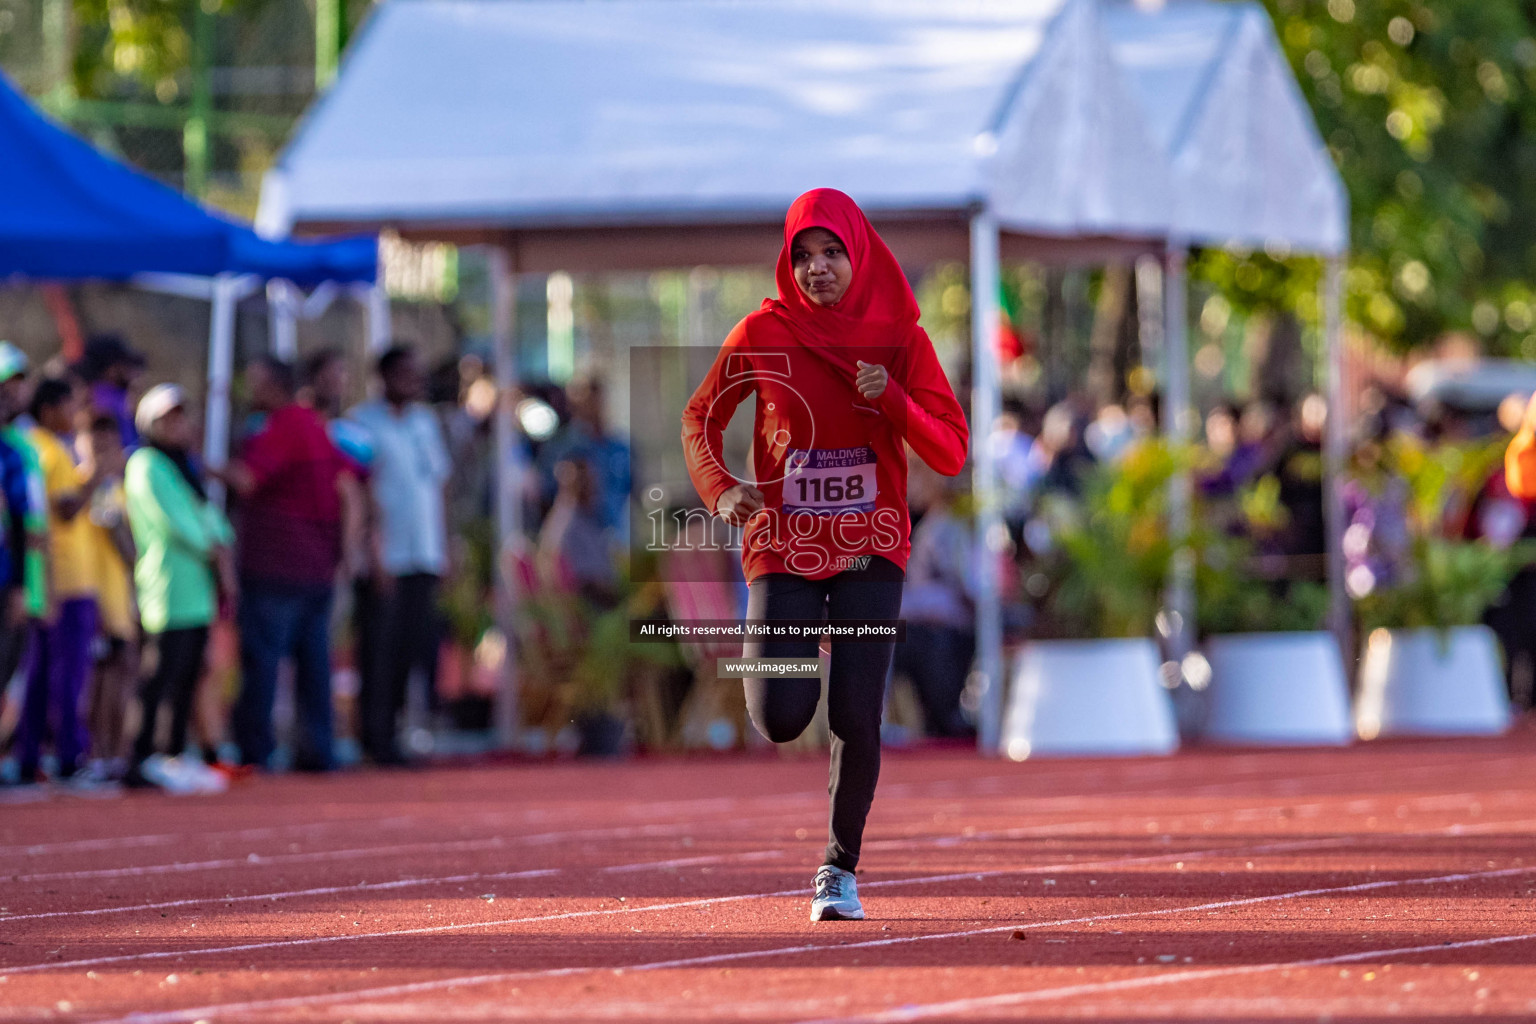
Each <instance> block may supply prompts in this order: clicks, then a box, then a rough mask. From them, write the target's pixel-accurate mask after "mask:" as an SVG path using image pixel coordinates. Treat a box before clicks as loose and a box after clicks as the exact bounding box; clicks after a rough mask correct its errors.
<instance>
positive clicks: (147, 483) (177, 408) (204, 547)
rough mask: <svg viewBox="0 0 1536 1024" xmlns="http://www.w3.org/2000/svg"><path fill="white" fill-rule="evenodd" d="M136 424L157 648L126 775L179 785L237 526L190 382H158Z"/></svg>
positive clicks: (152, 636)
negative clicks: (167, 735) (158, 741)
mask: <svg viewBox="0 0 1536 1024" xmlns="http://www.w3.org/2000/svg"><path fill="white" fill-rule="evenodd" d="M135 425H136V426H137V427H138V430H139V434H140V436H141V437H142V438H143V440H144V442H145V443H144V446H143V447H142V448H140V449H138V450H137V451H135V452H134V453H133V454H132V455H131V456H129V458H128V464H127V467H126V468H125V470H124V472H123V490H124V494H125V497H126V500H127V508H128V524H129V526H130V527H131V529H132V531H133V540H134V545H135V546H136V547H137V549H138V561H137V563H136V564H135V565H134V571H133V578H134V584H135V587H136V589H137V591H138V597H139V615H140V618H141V621H142V623H143V627H144V642H145V647H146V649H148V648H150V647H153V648H154V649H155V650H156V653H157V656H156V657H154V658H153V659H152V660H153V663H154V665H155V669H154V672H153V674H151V675H150V676H149V677H148V678H147V679H145V680H144V682H143V684H142V687H141V688H140V691H139V697H140V700H141V702H142V704H143V709H144V713H143V718H142V720H141V721H142V725H141V726H140V729H139V736H138V740H137V741H136V742H135V744H134V748H133V765H132V767H131V768H130V769H129V773H128V778H127V780H126V781H127V782H128V783H129V784H130V785H144V784H156V785H161V786H164V787H166V788H178V787H177V785H176V783H177V780H185V779H186V778H187V777H188V776H189V775H190V774H193V773H194V771H193V769H192V768H190V767H189V765H188V763H187V762H186V761H185V759H182V758H181V754H182V751H183V750H184V749H185V747H186V742H187V727H188V722H189V720H190V718H191V714H192V708H193V703H194V698H195V696H196V693H197V684H198V680H199V679H200V678H201V676H202V671H203V658H204V655H205V653H206V652H207V649H208V630H209V627H210V626H211V625H212V624H213V621H214V619H215V618H216V616H217V615H218V605H219V590H220V585H221V582H223V580H224V578H225V576H226V574H225V573H223V572H222V571H221V570H222V566H224V565H227V564H228V561H227V555H228V547H229V544H230V542H231V541H232V539H233V535H232V532H231V531H230V528H229V523H228V522H227V521H226V520H225V518H224V516H223V514H222V513H220V512H219V510H218V509H217V508H216V507H215V506H214V505H212V504H211V503H210V502H209V501H208V494H207V491H206V490H205V488H204V486H203V480H202V477H201V475H200V474H199V473H198V472H197V471H196V470H195V469H194V467H193V465H192V461H191V457H190V454H189V449H190V447H191V440H192V431H191V423H190V421H189V420H188V418H187V413H186V396H185V395H184V394H183V392H182V390H181V389H180V388H178V387H176V386H175V385H174V384H161V385H158V386H157V387H153V388H151V389H150V390H149V391H148V392H146V393H145V395H144V397H143V398H142V399H140V400H139V406H138V411H137V414H136V416H135ZM164 700H169V702H170V705H171V742H170V747H169V750H168V751H167V753H168V755H169V757H168V758H167V757H165V756H163V755H159V754H156V751H155V732H156V722H157V719H158V716H159V710H160V704H161V702H162V701H164Z"/></svg>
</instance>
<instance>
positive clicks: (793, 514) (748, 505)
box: [683, 189, 967, 921]
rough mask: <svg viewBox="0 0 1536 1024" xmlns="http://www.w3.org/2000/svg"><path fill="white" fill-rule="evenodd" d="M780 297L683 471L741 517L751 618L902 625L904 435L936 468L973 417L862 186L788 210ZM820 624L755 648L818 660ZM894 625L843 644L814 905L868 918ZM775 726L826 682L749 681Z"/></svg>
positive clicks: (713, 503) (836, 645)
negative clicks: (728, 440) (871, 837)
mask: <svg viewBox="0 0 1536 1024" xmlns="http://www.w3.org/2000/svg"><path fill="white" fill-rule="evenodd" d="M775 277H776V281H777V284H778V291H779V297H778V298H777V299H768V300H766V301H764V303H763V305H762V308H761V309H759V310H757V311H756V312H754V313H752V314H750V315H749V316H748V317H747V318H746V319H744V320H742V321H741V323H739V324H737V325H736V327H735V329H734V330H732V331H731V333H730V336H729V337H727V338H726V340H725V344H724V345H723V346H721V349H720V353H719V355H718V356H717V357H716V359H715V362H714V365H713V367H712V368H711V369H710V372H709V375H708V376H707V377H706V378H705V380H704V382H703V383H702V384H701V385H700V386H699V388H698V390H697V391H696V392H694V395H693V398H692V399H691V400H690V401H689V403H688V406H687V409H686V410H685V411H684V414H683V446H684V449H685V451H686V453H687V457H688V468H689V474H690V476H691V477H692V479H693V484H694V486H695V487H696V488H697V489H698V492H699V496H700V497H701V498H703V499H704V504H705V505H706V507H708V508H710V509H712V510H714V511H715V512H716V513H717V514H718V515H719V516H721V517H722V518H723V519H725V520H727V521H728V522H730V523H733V524H736V525H741V526H743V527H744V530H743V535H742V568H743V570H744V571H745V574H746V578H747V580H748V583H749V595H750V596H749V598H748V602H747V619H748V621H751V622H764V623H769V624H772V623H775V622H777V623H781V624H782V623H786V622H787V621H788V620H802V621H804V620H814V621H816V622H823V621H827V620H830V621H831V622H832V623H834V624H843V625H844V626H852V627H856V626H857V625H858V623H860V622H871V621H886V622H893V621H894V620H895V619H896V618H897V616H898V615H899V614H900V611H901V585H902V577H903V572H904V570H905V567H906V564H907V555H908V553H909V551H910V550H911V544H910V542H909V537H908V535H909V533H910V525H911V523H910V517H909V515H908V512H907V453H906V446H908V445H910V446H911V449H912V451H914V452H915V453H917V455H918V456H919V457H920V458H921V459H922V460H923V461H924V462H926V463H927V464H928V465H929V466H931V467H933V468H934V469H935V470H937V471H938V472H940V473H943V474H945V475H946V476H954V475H955V474H957V473H959V472H960V468H961V466H962V465H963V464H964V462H965V451H966V441H967V429H966V423H965V416H964V414H963V413H962V412H961V409H960V404H959V403H958V402H957V401H956V400H955V396H954V393H953V392H952V391H951V389H950V386H949V381H948V380H946V379H945V377H944V371H943V369H942V368H941V367H940V366H939V361H938V359H937V358H936V357H935V356H934V352H933V343H932V342H930V341H929V340H928V335H927V334H926V333H925V332H924V331H923V329H922V328H921V327H919V326H918V325H917V318H918V308H917V300H916V299H915V298H914V297H913V295H912V288H911V286H910V285H908V283H907V279H906V276H905V275H904V274H903V273H902V270H901V267H900V266H899V265H898V264H897V263H896V258H895V257H894V256H892V255H891V251H890V250H889V249H888V248H886V245H885V242H884V241H882V240H881V238H880V236H879V235H877V234H876V233H875V230H874V228H873V227H871V226H870V223H869V220H868V218H866V217H865V216H864V213H863V211H862V210H860V209H859V207H858V206H857V205H856V204H855V203H854V201H853V200H852V199H850V198H849V197H848V196H846V195H844V194H843V193H841V192H838V191H835V190H833V189H816V190H814V191H811V192H807V193H805V194H804V195H802V196H801V197H800V198H798V199H796V200H795V202H794V205H793V206H791V207H790V208H789V214H788V216H787V217H786V218H785V221H784V247H783V248H782V249H781V250H780V251H779V261H778V267H777V271H776V275H775ZM748 395H752V396H754V397H755V399H756V413H755V415H754V421H753V443H752V470H751V474H752V477H753V479H752V480H750V481H749V480H746V479H743V478H740V477H737V476H735V475H733V474H732V473H731V472H730V471H729V470H728V469H727V468H726V466H725V463H724V460H723V458H722V456H721V435H722V433H723V432H724V430H725V428H726V425H727V424H729V422H730V420H731V416H732V414H733V413H734V412H735V410H736V407H737V406H738V405H739V404H740V403H741V402H742V400H743V399H745V398H746V397H747V396H748ZM818 646H819V638H818V637H817V636H816V635H811V636H808V637H804V638H800V639H793V638H791V639H769V640H749V641H748V642H747V643H745V644H744V645H743V651H742V655H743V657H745V658H763V657H768V658H814V657H816V654H817V649H818ZM891 650H892V641H891V640H878V641H875V642H870V641H868V640H853V639H837V638H836V634H835V635H834V638H833V640H832V642H831V665H830V667H829V677H828V687H827V720H828V724H829V726H830V728H831V732H832V768H831V795H832V813H831V836H830V841H829V842H828V843H827V848H826V856H825V860H824V863H823V865H822V867H821V869H820V870H818V871H817V872H816V879H815V894H814V896H813V898H812V901H811V920H813V921H832V920H842V919H855V920H858V919H862V918H863V917H864V909H863V906H862V905H861V904H860V903H859V896H858V888H857V886H856V884H855V882H854V875H853V872H854V869H855V867H856V866H857V865H858V862H859V844H860V840H861V838H862V836H863V833H864V820H865V818H866V817H867V816H868V814H869V807H870V803H871V802H872V801H873V800H874V795H875V781H876V779H877V778H878V777H879V774H880V718H881V706H882V703H883V700H884V696H885V677H886V672H887V670H888V668H889V666H890V662H891ZM746 695H747V708H748V711H749V712H750V714H751V716H752V721H753V724H754V725H755V726H756V727H757V729H758V731H759V732H761V733H762V734H763V735H764V736H766V737H767V738H768V739H770V740H772V741H774V742H775V743H786V742H789V741H790V740H793V739H795V738H796V737H797V736H799V735H800V734H801V732H803V731H804V730H805V727H806V726H807V725H809V724H810V723H811V719H812V717H813V716H814V715H815V713H816V705H817V703H818V701H819V700H820V698H821V683H820V680H819V679H817V678H815V677H807V678H792V679H791V678H767V677H763V678H748V679H747V680H746Z"/></svg>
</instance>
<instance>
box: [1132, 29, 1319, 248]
mask: <svg viewBox="0 0 1536 1024" xmlns="http://www.w3.org/2000/svg"><path fill="white" fill-rule="evenodd" d="M1104 27H1105V31H1106V33H1107V34H1108V36H1109V38H1110V44H1111V47H1112V48H1113V51H1114V56H1115V62H1116V64H1117V65H1118V66H1119V68H1120V69H1121V72H1122V73H1123V74H1124V75H1125V76H1126V77H1127V78H1128V80H1129V81H1130V84H1131V88H1132V91H1133V92H1134V93H1135V94H1136V96H1137V99H1138V100H1139V101H1140V103H1141V105H1142V108H1143V110H1144V112H1145V117H1146V122H1147V125H1148V127H1149V128H1150V130H1151V132H1152V134H1153V136H1154V137H1155V138H1156V140H1157V143H1158V145H1159V147H1161V149H1162V150H1163V152H1164V153H1165V154H1166V155H1167V158H1168V161H1169V170H1170V175H1171V178H1172V186H1173V192H1174V197H1175V201H1174V208H1173V215H1172V217H1171V223H1170V231H1171V232H1172V233H1173V234H1175V235H1177V236H1179V237H1181V238H1183V239H1185V240H1187V241H1192V242H1197V243H1202V244H1208V245H1220V246H1227V247H1232V248H1265V247H1269V248H1276V247H1278V248H1281V249H1294V250H1300V251H1303V252H1314V253H1324V254H1337V253H1341V252H1343V251H1344V250H1345V249H1346V248H1347V247H1348V245H1349V200H1348V198H1347V196H1346V194H1345V191H1344V185H1343V182H1342V181H1340V179H1339V175H1338V172H1337V170H1336V168H1335V167H1334V165H1333V161H1332V159H1331V158H1330V156H1329V155H1328V150H1327V149H1326V147H1324V145H1323V142H1322V139H1321V138H1320V137H1319V135H1318V132H1317V127H1316V125H1315V124H1314V123H1313V121H1312V113H1311V111H1310V110H1309V109H1308V108H1307V104H1306V100H1305V99H1304V98H1303V97H1302V95H1301V90H1300V89H1298V88H1297V86H1296V81H1295V79H1294V78H1293V77H1292V75H1291V70H1290V67H1289V65H1288V64H1287V63H1286V61H1285V56H1284V54H1283V53H1282V52H1281V50H1280V46H1279V42H1278V40H1276V38H1275V34H1274V29H1273V26H1272V25H1271V23H1270V20H1269V16H1268V14H1266V13H1265V11H1264V9H1263V8H1262V7H1260V6H1259V5H1258V4H1254V3H1232V4H1229V3H1212V2H1209V0H1184V2H1178V0H1176V2H1173V3H1170V4H1168V5H1167V6H1166V7H1163V8H1161V9H1159V10H1156V11H1151V10H1147V9H1143V8H1141V7H1138V6H1134V5H1129V4H1117V5H1114V6H1113V7H1110V8H1109V9H1108V10H1107V11H1106V14H1105V17H1104Z"/></svg>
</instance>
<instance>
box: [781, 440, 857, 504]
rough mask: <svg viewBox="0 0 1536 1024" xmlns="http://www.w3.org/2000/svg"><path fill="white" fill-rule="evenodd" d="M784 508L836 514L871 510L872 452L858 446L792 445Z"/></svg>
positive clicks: (785, 483)
mask: <svg viewBox="0 0 1536 1024" xmlns="http://www.w3.org/2000/svg"><path fill="white" fill-rule="evenodd" d="M788 458H789V467H788V469H789V471H788V473H786V474H785V479H784V511H785V512H810V513H814V514H817V515H837V514H838V513H842V512H873V511H874V510H875V491H876V486H875V453H874V452H873V451H871V450H870V449H869V448H868V447H859V448H811V449H800V448H792V449H790V451H789V452H788Z"/></svg>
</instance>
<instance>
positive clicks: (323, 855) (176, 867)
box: [0, 814, 786, 883]
mask: <svg viewBox="0 0 1536 1024" xmlns="http://www.w3.org/2000/svg"><path fill="white" fill-rule="evenodd" d="M785 816H786V815H785V814H776V815H772V816H771V817H770V816H765V817H763V818H756V819H747V820H754V821H759V822H761V821H768V820H774V819H777V818H781V817H785ZM737 820H738V822H739V821H740V820H741V819H737ZM710 824H711V823H710V822H701V821H698V820H696V819H695V820H690V821H681V822H668V823H665V824H661V825H627V826H621V827H617V828H596V829H573V830H568V831H560V832H540V833H535V834H533V835H526V836H515V835H514V836H486V837H483V838H478V839H453V840H447V841H441V842H430V843H407V844H402V845H397V846H369V847H357V848H349V849H342V850H315V851H312V852H310V853H276V854H256V853H252V854H249V855H247V856H245V857H221V858H218V859H215V860H201V861H184V862H172V863H169V864H143V865H135V866H131V867H122V868H90V869H86V870H81V871H49V872H37V873H34V874H28V875H8V876H4V877H0V882H16V883H27V882H59V881H77V880H81V879H90V878H138V877H142V876H145V875H165V874H182V873H187V872H194V871H216V870H220V869H223V868H234V867H271V866H274V865H283V864H310V863H316V862H326V861H338V860H360V859H364V858H369V857H383V856H407V855H410V854H415V853H449V852H461V853H462V852H472V851H476V850H500V849H507V848H510V847H515V846H547V845H550V844H552V843H561V842H566V841H569V840H594V839H644V838H651V837H666V836H672V835H676V834H678V833H688V832H695V831H698V830H699V829H701V828H708V827H709V825H710Z"/></svg>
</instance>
